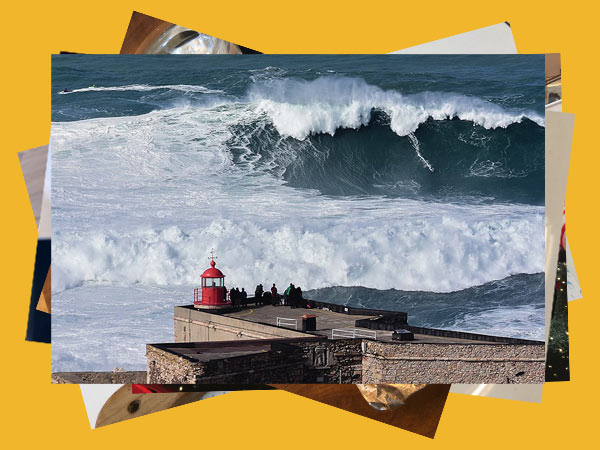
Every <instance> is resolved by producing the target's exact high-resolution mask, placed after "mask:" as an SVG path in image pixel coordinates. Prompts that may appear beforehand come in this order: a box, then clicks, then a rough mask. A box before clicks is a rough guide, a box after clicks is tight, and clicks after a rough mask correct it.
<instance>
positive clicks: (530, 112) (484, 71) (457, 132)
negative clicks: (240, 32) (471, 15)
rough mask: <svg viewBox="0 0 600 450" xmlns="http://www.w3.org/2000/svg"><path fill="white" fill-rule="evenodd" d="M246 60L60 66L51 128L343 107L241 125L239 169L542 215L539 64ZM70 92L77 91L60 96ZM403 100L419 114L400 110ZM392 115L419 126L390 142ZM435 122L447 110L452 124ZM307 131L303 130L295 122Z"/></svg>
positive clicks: (525, 60)
mask: <svg viewBox="0 0 600 450" xmlns="http://www.w3.org/2000/svg"><path fill="white" fill-rule="evenodd" d="M243 58H244V59H243V60H240V59H239V58H238V57H237V56H225V55H212V56H200V57H198V56H187V55H181V56H174V55H172V56H170V57H169V59H168V60H167V59H166V58H164V57H162V56H150V55H140V56H98V57H88V56H80V55H60V56H55V57H54V59H53V63H54V65H53V72H52V75H53V76H52V92H53V95H52V120H53V121H73V120H84V119H90V118H97V117H115V116H133V115H140V114H147V113H149V112H151V111H155V110H164V109H169V108H176V107H181V106H182V105H189V106H192V107H193V106H194V105H196V106H198V107H206V106H207V105H211V104H218V103H224V104H227V103H235V102H243V103H255V104H260V103H261V102H277V104H278V105H282V104H286V103H294V104H303V103H304V104H308V103H310V102H313V101H316V102H320V101H322V102H323V103H333V102H336V101H337V102H339V103H340V104H341V105H343V106H345V107H346V108H345V109H342V110H338V111H335V110H327V106H323V109H320V110H316V109H315V110H311V109H310V108H308V109H306V110H305V111H302V112H301V111H296V112H295V113H293V112H291V111H282V110H279V111H278V110H277V109H276V108H271V109H270V110H269V108H268V107H267V108H266V111H265V112H266V114H268V115H271V116H277V115H279V120H280V123H279V126H277V125H274V124H273V123H267V124H265V123H264V121H263V120H262V119H261V117H257V118H256V119H257V120H256V121H243V122H242V123H232V124H231V128H232V130H233V131H234V135H235V136H234V137H233V138H232V139H231V140H230V142H229V146H230V149H231V153H232V156H233V158H234V160H236V161H238V160H239V162H241V163H243V161H244V159H247V158H248V151H250V152H251V153H252V154H254V155H259V156H260V157H261V164H262V165H263V169H264V170H267V171H270V172H271V173H273V174H276V175H277V176H281V177H282V178H283V179H284V180H285V181H286V182H287V183H289V185H290V186H294V187H298V188H310V189H318V190H319V191H320V192H321V193H323V194H325V195H352V196H354V195H386V196H400V197H404V198H430V199H436V200H440V199H441V200H443V201H453V200H454V199H455V197H456V196H460V197H465V196H474V197H476V198H477V199H478V200H480V201H490V200H492V201H493V200H497V201H509V202H521V203H529V204H535V205H543V203H544V183H543V180H544V150H543V145H544V127H543V126H540V124H543V117H544V95H543V92H544V80H543V77H542V76H540V73H542V72H541V71H542V70H543V67H544V57H543V55H494V56H484V55H462V56H461V55H458V56H457V55H455V56H420V55H402V56H400V55H385V56H373V55H364V56H330V57H326V56H297V55H295V56H283V55H282V56H272V55H255V56H244V57H243ZM91 86H95V87H92V88H91ZM63 89H68V90H71V91H74V92H73V93H71V94H70V95H60V91H62V90H63ZM373 96H375V97H378V99H377V100H376V101H375V102H374V103H373V108H371V107H370V105H371V102H373ZM403 102H405V103H408V104H410V105H411V106H414V108H413V109H412V110H411V111H406V110H403V109H402V106H403ZM267 106H268V105H267ZM421 109H423V111H424V112H423V111H421ZM390 111H394V112H396V113H397V114H398V115H399V116H405V117H401V118H400V119H399V120H398V122H399V124H400V125H405V124H406V125H410V126H413V125H415V124H418V128H416V130H414V131H413V132H411V133H408V132H407V130H400V131H398V130H394V129H393V128H394V127H393V126H392V127H391V126H390V121H391V120H392V121H393V119H392V118H391V117H390ZM431 112H435V113H438V114H444V113H445V112H448V114H449V116H450V117H449V120H436V119H435V118H432V117H428V116H427V113H431ZM454 113H457V114H461V113H462V114H463V116H465V117H467V118H468V117H469V116H471V115H472V116H473V117H474V118H475V123H474V122H472V121H470V120H460V119H459V118H457V117H455V116H454V117H453V114H454ZM286 114H287V115H288V117H287V118H286V117H282V116H285V115H286ZM420 114H425V116H424V117H420ZM319 115H321V117H319ZM365 116H368V117H365ZM532 119H533V120H532ZM298 120H300V121H302V120H306V123H305V124H304V125H302V124H298V126H294V124H293V123H286V121H289V122H294V121H298ZM392 125H393V124H392ZM491 127H493V128H491ZM330 132H334V133H335V135H333V136H332V135H331V134H329V133H330ZM399 134H400V135H399ZM298 137H300V138H301V139H297V138H298ZM240 140H241V141H242V142H239V141H240ZM240 148H241V150H240ZM419 154H420V155H421V156H419ZM291 155H293V156H291ZM424 169H427V170H424Z"/></svg>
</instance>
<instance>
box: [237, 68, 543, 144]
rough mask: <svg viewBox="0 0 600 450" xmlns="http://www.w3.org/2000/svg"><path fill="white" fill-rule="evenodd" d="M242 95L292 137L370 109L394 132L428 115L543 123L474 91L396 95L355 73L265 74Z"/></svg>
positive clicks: (350, 122)
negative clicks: (310, 76) (352, 75)
mask: <svg viewBox="0 0 600 450" xmlns="http://www.w3.org/2000/svg"><path fill="white" fill-rule="evenodd" d="M248 97H249V99H250V100H251V101H252V102H256V103H257V106H258V110H259V111H264V112H265V113H267V114H268V115H269V117H270V119H271V120H272V122H273V124H274V125H275V128H277V131H278V132H279V133H280V134H281V135H282V136H284V137H285V136H291V137H294V138H296V139H305V138H306V137H307V136H309V135H310V134H316V133H327V134H330V135H334V134H335V132H336V130H337V129H339V128H358V127H360V126H365V125H367V124H368V123H369V122H370V120H371V113H372V111H373V110H381V111H384V112H385V113H386V114H387V115H388V116H389V118H390V128H391V129H392V130H393V131H394V133H396V134H397V135H398V136H408V135H409V134H411V133H414V132H415V131H416V130H417V128H418V127H419V125H421V124H423V123H425V122H426V121H427V120H428V119H433V120H449V119H454V118H457V119H460V120H464V121H469V122H472V123H474V124H476V125H479V126H481V127H483V128H485V129H495V128H506V127H508V126H509V125H511V124H513V123H521V122H522V121H523V120H525V119H528V120H531V121H533V122H535V123H537V124H538V125H540V126H543V125H544V118H543V117H541V116H539V115H538V114H537V113H535V112H533V111H509V110H506V109H504V108H502V107H501V106H499V105H497V104H494V103H491V102H488V101H485V100H482V99H479V98H476V97H468V96H465V95H460V94H452V93H444V92H422V93H419V94H412V95H402V94H401V93H399V92H397V91H393V90H392V91H385V90H383V89H381V88H379V87H377V86H372V85H370V84H367V83H366V82H365V81H364V80H362V79H360V78H347V77H320V78H317V79H316V80H312V81H306V80H299V79H298V80H296V79H283V80H282V79H275V80H268V81H264V82H261V83H256V84H253V85H252V86H251V87H250V91H249V94H248Z"/></svg>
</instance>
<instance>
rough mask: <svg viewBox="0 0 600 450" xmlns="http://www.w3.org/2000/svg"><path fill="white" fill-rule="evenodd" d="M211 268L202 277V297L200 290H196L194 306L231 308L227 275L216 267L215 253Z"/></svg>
mask: <svg viewBox="0 0 600 450" xmlns="http://www.w3.org/2000/svg"><path fill="white" fill-rule="evenodd" d="M208 259H210V267H209V268H208V269H206V270H205V271H204V273H203V274H202V275H201V280H202V284H201V289H202V295H201V296H199V295H198V294H199V292H198V291H199V290H198V288H196V289H194V306H195V307H196V308H201V309H219V308H228V307H229V306H231V305H230V304H229V302H228V301H227V291H226V287H225V275H223V272H221V271H220V270H219V269H217V268H216V267H215V265H216V263H215V259H216V257H215V256H214V251H213V250H211V252H210V257H209V258H208Z"/></svg>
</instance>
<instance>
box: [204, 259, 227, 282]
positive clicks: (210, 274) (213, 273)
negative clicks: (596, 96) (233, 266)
mask: <svg viewBox="0 0 600 450" xmlns="http://www.w3.org/2000/svg"><path fill="white" fill-rule="evenodd" d="M202 278H225V275H223V272H221V271H220V270H219V269H217V268H216V267H215V261H214V260H212V261H211V262H210V268H208V269H206V270H205V271H204V273H203V274H202Z"/></svg>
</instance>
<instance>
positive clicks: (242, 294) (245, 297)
mask: <svg viewBox="0 0 600 450" xmlns="http://www.w3.org/2000/svg"><path fill="white" fill-rule="evenodd" d="M240 298H241V300H242V307H244V308H245V307H246V306H248V293H247V292H246V290H245V289H244V288H242V292H240Z"/></svg>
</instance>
